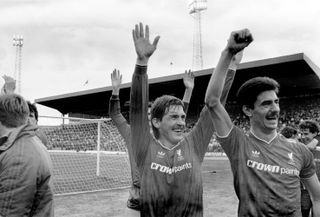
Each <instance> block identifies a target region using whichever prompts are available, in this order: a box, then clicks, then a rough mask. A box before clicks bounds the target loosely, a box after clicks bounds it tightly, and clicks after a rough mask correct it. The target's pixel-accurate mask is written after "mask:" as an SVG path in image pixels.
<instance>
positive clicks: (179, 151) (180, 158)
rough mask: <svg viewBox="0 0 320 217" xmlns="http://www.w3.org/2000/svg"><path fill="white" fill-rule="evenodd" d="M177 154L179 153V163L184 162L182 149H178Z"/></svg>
mask: <svg viewBox="0 0 320 217" xmlns="http://www.w3.org/2000/svg"><path fill="white" fill-rule="evenodd" d="M176 153H177V155H178V161H182V160H184V157H183V156H182V154H181V149H178V150H177V152H176Z"/></svg>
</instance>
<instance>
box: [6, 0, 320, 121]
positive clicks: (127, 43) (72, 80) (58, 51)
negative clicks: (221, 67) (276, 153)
mask: <svg viewBox="0 0 320 217" xmlns="http://www.w3.org/2000/svg"><path fill="white" fill-rule="evenodd" d="M207 5H208V9H207V10H206V11H204V12H203V14H202V42H203V61H204V68H211V67H214V66H215V65H216V63H217V60H218V58H219V55H220V52H221V50H222V49H223V48H224V46H225V45H226V40H227V38H228V36H229V34H230V32H231V31H233V30H238V29H242V28H248V29H250V31H251V32H252V34H253V36H254V39H255V41H254V42H253V43H252V44H251V45H250V47H249V48H247V49H246V52H245V54H244V58H243V62H247V61H252V60H258V59H264V58H271V57H277V56H282V55H288V54H294V53H300V52H304V53H305V54H306V55H307V56H308V57H309V58H310V59H311V60H312V61H313V62H314V63H315V64H316V65H318V66H320V3H318V1H317V0H305V1H301V0H281V1H279V0H241V1H239V0H208V2H207ZM140 21H141V22H143V23H146V24H149V26H150V31H151V37H152V38H153V37H155V36H156V35H160V36H161V38H160V41H159V44H158V49H157V51H156V52H155V53H154V55H153V56H152V59H151V60H150V62H149V78H155V77H161V76H165V75H171V74H177V73H182V72H184V70H185V69H188V68H191V65H192V42H193V38H192V37H193V19H192V17H191V16H190V15H189V14H188V1H187V0H1V1H0V42H1V43H0V75H3V74H7V75H11V76H13V73H14V62H15V47H13V45H12V36H13V35H14V34H21V35H23V37H24V46H23V48H22V82H21V91H22V95H24V96H25V97H26V98H27V99H29V100H31V101H33V100H35V99H38V98H42V97H49V96H54V95H60V94H66V93H72V92H77V91H82V90H86V89H93V88H99V87H104V86H110V85H111V80H110V73H111V72H112V70H113V69H114V68H118V69H120V71H121V73H122V74H123V82H124V83H126V82H129V81H130V79H131V75H132V72H133V68H134V64H135V51H134V47H133V42H132V38H131V30H132V28H133V27H134V24H136V23H138V22H140ZM170 63H173V64H170ZM87 80H88V83H87V84H86V85H84V84H85V82H86V81H87ZM39 110H40V114H42V115H50V114H52V111H50V110H49V109H46V108H42V107H41V106H39Z"/></svg>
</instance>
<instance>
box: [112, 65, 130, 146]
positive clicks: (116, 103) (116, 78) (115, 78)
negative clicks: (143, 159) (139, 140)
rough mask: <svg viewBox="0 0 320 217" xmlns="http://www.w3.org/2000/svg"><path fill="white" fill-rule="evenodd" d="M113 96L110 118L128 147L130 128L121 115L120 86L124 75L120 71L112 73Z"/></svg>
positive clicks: (115, 70)
mask: <svg viewBox="0 0 320 217" xmlns="http://www.w3.org/2000/svg"><path fill="white" fill-rule="evenodd" d="M111 83H112V95H111V97H110V100H109V116H110V118H111V119H112V121H113V122H114V124H115V125H116V127H117V129H118V131H119V132H120V134H121V136H122V137H123V138H124V140H125V143H126V145H128V144H129V143H130V139H131V138H130V126H129V124H128V122H127V120H126V119H125V118H124V117H123V115H122V114H121V109H120V98H119V92H120V85H121V83H122V75H121V74H120V71H119V70H117V69H114V70H113V72H112V73H111Z"/></svg>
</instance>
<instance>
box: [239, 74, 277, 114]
mask: <svg viewBox="0 0 320 217" xmlns="http://www.w3.org/2000/svg"><path fill="white" fill-rule="evenodd" d="M279 88H280V85H279V83H278V82H277V81H275V80H274V79H272V78H269V77H255V78H251V79H249V80H248V81H246V82H245V83H244V84H242V85H241V87H240V88H239V90H238V92H237V101H238V104H239V105H240V106H241V107H242V106H244V105H245V106H247V107H248V108H251V109H253V108H254V103H255V101H256V100H257V97H258V95H259V94H261V93H262V92H264V91H269V90H274V91H275V92H276V94H278V93H279Z"/></svg>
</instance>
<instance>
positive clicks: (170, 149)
mask: <svg viewBox="0 0 320 217" xmlns="http://www.w3.org/2000/svg"><path fill="white" fill-rule="evenodd" d="M154 138H155V137H154ZM156 141H157V142H158V143H159V144H160V145H161V147H162V148H164V149H167V150H169V151H172V150H173V149H175V148H176V147H178V146H179V145H180V142H181V141H179V142H178V143H177V144H176V145H175V146H173V147H172V148H168V147H166V146H164V145H163V144H162V143H161V142H160V140H158V139H156Z"/></svg>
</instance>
